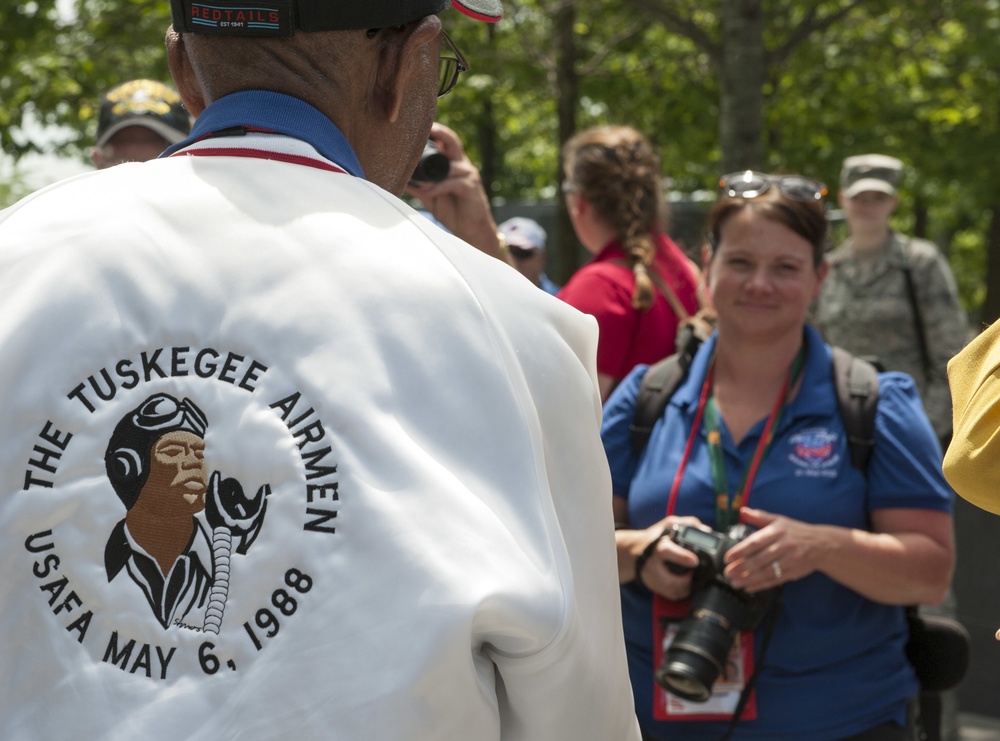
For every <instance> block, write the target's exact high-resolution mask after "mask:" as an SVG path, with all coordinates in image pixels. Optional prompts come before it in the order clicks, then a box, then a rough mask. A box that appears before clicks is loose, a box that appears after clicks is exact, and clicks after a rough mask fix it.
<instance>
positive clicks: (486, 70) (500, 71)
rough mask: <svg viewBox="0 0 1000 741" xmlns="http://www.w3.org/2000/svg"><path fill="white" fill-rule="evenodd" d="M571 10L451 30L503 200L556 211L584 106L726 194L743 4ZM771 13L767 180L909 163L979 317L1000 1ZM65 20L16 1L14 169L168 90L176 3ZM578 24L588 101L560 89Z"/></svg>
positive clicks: (53, 4)
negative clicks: (727, 116)
mask: <svg viewBox="0 0 1000 741" xmlns="http://www.w3.org/2000/svg"><path fill="white" fill-rule="evenodd" d="M568 2H569V0H507V1H506V2H505V7H506V11H507V13H506V17H505V19H504V20H503V22H501V23H500V24H497V25H496V26H488V25H486V24H482V23H474V22H472V21H469V20H468V19H465V18H463V17H462V16H461V15H459V14H458V13H455V12H446V13H444V14H443V15H442V20H443V22H444V24H445V26H446V27H447V28H448V31H449V33H450V34H451V35H452V36H453V38H455V40H456V42H457V43H458V45H459V47H460V48H461V49H462V50H463V51H464V52H465V53H466V55H467V56H468V58H469V59H470V61H471V63H472V71H471V72H470V73H469V74H467V75H465V76H463V78H462V79H461V81H460V83H459V86H458V87H457V88H456V90H455V91H454V92H453V93H452V94H451V95H449V96H448V97H447V98H444V99H443V100H442V101H441V102H440V108H439V119H440V120H442V121H443V122H444V123H446V124H448V125H450V126H451V127H452V128H454V129H456V131H458V132H459V134H460V135H461V136H462V138H463V140H464V141H465V143H466V147H467V149H468V152H469V154H470V157H471V158H472V160H473V161H474V162H477V163H480V164H481V165H482V166H483V169H484V175H486V176H487V178H488V186H489V188H490V195H491V196H492V197H493V198H494V199H496V200H497V202H502V201H505V200H506V201H511V200H520V199H552V198H554V197H555V195H556V193H557V178H558V158H559V146H560V136H561V134H560V118H559V115H560V114H559V112H560V101H561V99H562V98H561V97H560V96H566V95H569V96H571V100H570V107H569V110H571V111H572V117H573V119H574V120H573V122H572V123H573V125H575V126H576V127H577V128H583V127H586V126H590V125H594V124H601V123H625V124H631V125H633V126H635V127H637V128H639V129H640V130H642V131H644V132H646V133H647V134H648V135H649V137H650V138H651V139H652V140H653V141H654V142H655V143H656V144H657V145H658V147H659V148H660V151H661V154H662V159H663V172H664V175H665V176H667V177H669V179H670V181H671V183H672V187H673V188H674V189H675V190H680V191H694V190H699V189H703V188H712V187H713V185H714V181H715V179H716V177H717V175H718V170H719V167H720V164H719V163H720V162H721V161H722V152H721V150H720V143H719V142H720V130H721V127H720V125H721V121H720V120H719V117H720V110H721V106H720V101H721V96H722V85H721V82H720V80H719V76H718V72H717V70H718V69H719V55H720V53H721V47H720V44H721V38H722V32H721V29H722V21H723V20H724V18H725V16H724V14H725V13H726V12H732V11H731V10H730V9H731V8H733V7H735V5H734V3H733V2H732V0H611V2H609V1H608V0H576V1H575V2H572V3H571V4H570V6H571V12H572V19H573V20H572V22H571V25H567V26H566V27H565V28H561V27H559V21H558V20H557V19H560V18H566V17H569V16H568V15H563V13H565V11H566V10H567V7H570V6H567V3H568ZM751 3H752V0H746V2H743V3H742V4H741V6H742V7H750V4H751ZM759 7H760V10H761V13H762V17H763V18H764V46H765V54H766V56H765V58H766V59H767V61H768V66H767V71H766V79H764V80H763V81H762V90H763V92H764V111H763V114H764V131H763V140H764V147H763V152H764V154H763V158H762V159H763V161H762V162H761V167H763V168H765V169H770V170H785V171H798V172H803V173H807V174H810V175H813V176H816V177H819V178H821V179H823V180H824V181H825V182H827V183H829V184H830V186H831V189H832V190H833V191H834V195H836V187H837V180H838V176H839V169H840V162H841V160H842V159H843V158H844V157H845V156H848V155H851V154H857V153H860V152H869V151H872V152H884V153H887V154H893V155H896V156H898V157H900V158H901V159H903V160H904V161H905V162H906V163H907V164H908V165H909V166H910V175H909V177H908V179H907V181H906V183H905V187H904V190H903V200H902V203H901V208H900V212H899V214H898V215H897V223H898V225H899V226H900V228H903V229H908V230H912V229H913V228H916V227H918V226H920V225H926V229H925V231H926V234H925V235H924V236H927V237H928V238H932V239H934V240H935V241H937V242H938V243H939V244H941V246H942V247H943V248H944V249H945V250H946V252H948V254H949V255H950V258H951V260H952V264H953V266H954V269H955V272H956V277H957V279H958V281H959V284H960V286H961V289H962V296H963V300H964V301H965V303H966V305H967V307H968V308H970V309H976V308H978V307H979V306H980V305H981V304H982V302H983V300H984V295H985V289H984V284H983V276H984V275H985V271H986V269H987V265H988V262H987V259H986V241H985V239H986V238H985V236H984V235H985V234H986V231H987V226H988V224H987V221H988V214H989V213H990V211H991V209H994V208H997V207H998V205H1000V168H997V167H996V165H995V164H994V162H993V159H994V157H993V153H995V152H996V151H997V150H998V146H997V144H998V137H1000V45H997V44H996V42H995V39H996V36H997V32H998V31H1000V0H910V2H907V3H894V2H891V1H890V0H759ZM59 8H60V9H65V8H70V9H71V10H72V12H71V13H66V12H65V10H63V12H57V0H12V1H11V2H8V3H6V4H4V5H3V6H0V145H2V148H3V151H4V152H6V153H7V154H9V155H12V156H14V157H15V158H17V157H19V156H21V155H23V154H24V153H25V152H28V151H32V150H35V149H39V148H41V147H42V146H43V144H42V143H41V141H40V140H37V139H35V140H32V139H31V138H28V135H29V134H30V133H31V132H33V131H34V129H31V128H29V129H28V130H27V132H26V130H25V129H24V128H23V123H24V122H25V120H26V118H33V119H34V120H36V121H38V122H40V123H42V124H45V125H47V126H53V125H60V126H64V127H66V128H65V129H64V130H66V131H68V132H70V134H69V135H68V137H67V139H66V141H64V142H61V143H59V144H58V145H57V146H56V148H57V149H59V150H60V151H63V152H66V153H71V154H76V155H80V154H81V153H82V152H84V151H85V150H86V149H87V147H88V146H89V144H90V141H91V138H92V136H93V131H94V126H95V118H96V107H95V106H96V102H97V100H98V99H99V96H100V95H101V93H102V92H103V91H104V90H106V89H107V88H109V87H111V86H112V85H114V84H117V83H118V82H121V81H123V80H127V79H132V78H136V77H152V78H154V79H162V80H167V79H169V76H168V72H167V69H166V63H165V55H164V51H163V43H162V39H163V35H164V32H165V30H166V28H167V26H168V24H169V3H168V1H167V0H69V1H68V2H67V0H60V2H59ZM569 28H571V29H572V31H573V34H572V43H573V50H574V54H575V57H574V59H573V60H572V65H571V68H572V70H573V71H574V73H575V78H576V83H575V84H576V87H575V89H572V88H567V89H562V88H561V87H560V84H563V85H565V84H566V83H565V69H566V66H565V65H563V67H560V64H561V63H562V62H563V61H564V60H562V59H561V58H560V53H561V52H560V50H561V49H562V48H563V47H562V46H561V45H560V40H561V37H562V34H561V32H562V31H564V30H568V29H569ZM560 69H562V70H563V73H562V75H561V76H560V74H559V70H560ZM561 80H562V83H560V81H561ZM565 115H566V114H565V109H564V113H563V116H564V120H563V121H562V126H563V129H562V130H563V135H564V134H565V125H566V121H565ZM737 115H738V114H737ZM996 264H997V265H1000V257H998V258H997V260H996ZM998 280H1000V279H998ZM997 293H998V294H1000V287H998V289H997Z"/></svg>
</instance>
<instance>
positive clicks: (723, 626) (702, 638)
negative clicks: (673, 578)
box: [656, 525, 777, 702]
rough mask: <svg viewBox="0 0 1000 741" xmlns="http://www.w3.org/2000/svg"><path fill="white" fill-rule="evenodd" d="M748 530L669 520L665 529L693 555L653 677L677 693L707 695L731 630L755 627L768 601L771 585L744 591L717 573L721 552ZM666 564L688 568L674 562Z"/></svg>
mask: <svg viewBox="0 0 1000 741" xmlns="http://www.w3.org/2000/svg"><path fill="white" fill-rule="evenodd" d="M752 532H753V528H750V527H748V526H746V525H733V526H732V527H731V528H729V530H728V532H726V533H716V532H710V531H707V530H701V529H699V528H697V527H692V526H690V525H675V526H674V528H673V531H672V532H671V534H670V538H671V540H673V541H674V542H675V543H677V545H679V546H683V547H684V548H687V549H688V550H689V551H692V552H693V553H694V554H695V555H696V556H698V565H697V566H696V567H695V568H694V573H693V575H692V577H691V608H690V610H689V611H688V614H687V616H686V617H685V618H684V619H683V620H681V622H680V624H679V625H678V626H677V634H676V635H675V636H674V640H673V642H672V643H671V644H670V646H668V647H667V650H666V652H665V653H664V655H663V661H662V663H661V664H660V667H659V668H658V669H657V670H656V682H657V683H658V684H659V685H660V686H661V687H663V688H664V689H666V690H668V691H670V692H672V693H673V694H675V695H677V696H678V697H683V698H684V699H686V700H692V701H694V702H705V701H706V700H708V698H709V697H710V696H711V694H712V685H713V684H715V680H716V679H718V677H719V675H720V674H721V673H722V672H723V671H724V670H725V666H726V661H727V660H728V658H729V651H730V649H732V647H733V641H734V640H736V634H737V633H738V632H739V631H741V630H753V629H754V628H756V627H757V626H758V625H759V624H760V622H761V620H763V618H764V616H765V615H766V614H767V611H768V610H769V609H770V607H771V604H772V603H773V602H774V598H775V595H776V594H777V590H775V589H768V590H766V591H763V592H757V593H755V594H748V593H747V592H745V591H743V590H742V589H735V588H733V587H732V586H731V585H730V584H729V581H728V580H727V579H726V577H725V576H724V574H723V569H724V568H725V563H724V562H723V558H724V557H725V555H726V553H727V552H728V551H729V549H730V548H732V547H733V546H734V545H736V544H737V543H739V542H740V541H741V540H743V539H744V538H746V537H747V536H748V535H750V533H752ZM669 568H671V570H673V571H675V572H677V573H682V572H686V571H690V569H685V568H684V567H682V566H676V565H671V566H669Z"/></svg>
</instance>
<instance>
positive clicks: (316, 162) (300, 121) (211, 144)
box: [160, 90, 364, 178]
mask: <svg viewBox="0 0 1000 741" xmlns="http://www.w3.org/2000/svg"><path fill="white" fill-rule="evenodd" d="M274 134H279V135H282V136H278V137H275V136H273V135H274ZM286 137H288V138H286ZM303 145H308V146H303ZM220 155H224V156H230V157H253V158H259V159H269V160H279V161H282V162H290V163H293V164H299V165H306V166H309V167H315V168H318V169H322V170H329V171H331V172H338V173H347V174H350V175H354V176H355V177H360V178H363V177H364V172H363V171H362V169H361V163H360V162H358V158H357V156H356V155H355V154H354V150H353V149H352V148H351V146H350V144H349V143H348V141H347V138H346V137H345V136H344V135H343V133H341V131H340V130H339V129H338V128H337V127H336V126H335V125H334V124H333V122H332V121H330V119H329V118H327V117H326V116H325V115H324V114H323V113H321V112H320V111H318V110H317V109H316V108H314V107H313V106H311V105H309V104H308V103H306V102H305V101H302V100H299V99H298V98H293V97H291V96H289V95H283V94H281V93H273V92H269V91H265V90H249V91H243V92H238V93H232V94H231V95H226V96H224V97H222V98H219V100H217V101H215V102H213V103H212V104H211V105H210V106H209V107H208V108H206V109H205V111H204V112H203V113H202V114H201V115H200V116H198V119H197V120H196V121H195V123H194V126H193V127H192V129H191V135H190V136H189V137H188V138H187V139H185V140H184V141H182V142H179V143H177V144H174V145H172V146H171V147H169V148H168V149H167V150H166V151H165V152H164V153H163V154H161V155H160V156H161V157H175V156H220Z"/></svg>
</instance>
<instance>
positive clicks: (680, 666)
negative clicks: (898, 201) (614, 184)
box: [602, 172, 954, 741]
mask: <svg viewBox="0 0 1000 741" xmlns="http://www.w3.org/2000/svg"><path fill="white" fill-rule="evenodd" d="M825 193H826V188H825V186H823V185H822V184H821V183H818V182H817V181H814V180H810V179H807V178H802V177H798V176H782V177H779V176H771V175H764V174H760V173H751V172H747V173H739V174H736V175H732V176H727V177H726V178H724V179H723V193H722V195H721V196H720V199H719V201H718V202H717V203H716V205H715V206H714V207H713V210H712V211H711V213H710V215H709V223H708V235H709V247H708V251H707V255H706V265H705V267H706V278H707V281H708V286H709V290H710V292H711V295H712V300H713V303H714V306H715V309H716V311H717V312H718V329H717V332H716V333H715V334H714V335H713V336H712V337H711V338H710V339H709V340H708V341H706V342H705V343H704V344H703V345H702V347H701V348H700V349H699V350H698V353H697V355H696V356H695V358H694V360H693V362H692V364H691V367H690V370H689V371H688V374H687V376H686V378H685V380H684V381H683V382H682V383H681V384H680V385H679V386H678V387H677V389H676V391H675V392H674V394H673V396H672V398H671V400H670V402H669V404H668V405H667V408H666V410H665V412H664V414H663V416H662V417H661V418H660V419H659V420H658V421H657V423H656V425H655V427H654V429H653V432H652V436H651V437H650V440H649V443H648V444H647V446H646V447H645V449H644V451H642V452H641V453H639V454H637V453H636V452H635V450H634V449H633V443H632V435H631V432H630V429H629V425H630V423H631V421H632V417H633V412H634V409H635V401H636V394H637V391H638V388H639V385H640V382H641V380H642V377H643V375H644V373H645V370H646V369H645V367H642V366H640V367H639V368H637V369H636V370H635V371H633V372H632V373H631V374H630V375H629V376H628V377H627V378H626V379H625V380H624V381H623V382H622V383H621V385H620V386H619V387H618V388H617V389H616V390H615V391H614V393H613V394H612V396H611V397H610V398H609V400H608V402H607V404H606V406H605V422H604V426H603V429H602V437H603V439H604V445H605V449H606V450H607V453H608V458H609V460H610V463H611V471H612V479H613V492H614V512H615V519H616V522H617V523H618V525H617V527H618V529H617V531H616V540H617V546H618V561H619V577H620V581H621V583H622V585H623V586H622V605H623V612H624V626H625V638H626V645H627V650H628V656H629V668H630V672H631V677H632V685H633V693H634V696H635V700H636V712H637V714H638V716H639V720H640V723H641V724H642V726H643V728H644V732H645V734H646V738H648V739H669V740H670V741H688V740H689V739H697V740H701V739H705V740H706V741H708V740H711V741H716V740H717V739H720V738H721V737H723V736H724V734H725V733H726V732H727V729H729V727H730V720H731V719H732V718H733V716H734V714H736V713H737V712H738V714H739V719H738V721H736V722H735V724H734V725H733V727H732V730H731V733H732V738H734V739H761V740H763V739H767V740H768V741H780V740H782V739H809V741H834V740H836V741H840V740H844V739H852V740H857V741H860V740H861V739H864V740H865V741H896V740H897V739H898V740H900V741H901V740H903V739H907V738H908V736H907V732H908V731H907V708H908V705H909V701H910V700H911V698H912V697H913V696H914V695H915V694H916V693H917V690H918V687H917V680H916V678H915V676H914V673H913V669H912V668H911V666H910V665H909V663H908V662H907V660H906V656H905V654H904V645H905V642H906V638H907V626H906V620H905V616H904V608H903V606H904V605H910V604H917V603H935V602H938V601H940V600H941V599H942V598H943V597H944V595H945V592H946V590H947V588H948V584H949V581H950V578H951V572H952V567H953V562H954V543H953V537H952V521H951V491H950V489H949V488H948V486H947V484H946V483H945V481H944V479H943V477H942V475H941V452H940V449H939V448H938V444H937V441H936V438H935V437H934V433H933V431H932V429H931V426H930V423H929V422H928V421H927V418H926V415H925V414H924V412H923V408H922V406H921V404H920V401H919V398H918V396H917V392H916V389H915V387H914V384H913V381H912V380H911V379H910V378H909V376H906V375H903V374H900V373H883V374H880V375H879V382H880V391H879V402H878V407H877V414H876V420H875V445H874V450H873V452H872V455H871V459H870V463H869V467H868V470H867V475H866V474H865V473H862V472H861V471H860V470H858V469H857V468H854V467H853V466H852V465H851V461H850V454H849V449H848V445H847V441H846V434H845V431H844V426H843V423H842V420H841V418H840V414H839V411H838V405H837V397H836V392H835V389H834V385H833V376H832V369H831V354H830V348H829V347H828V346H827V345H826V344H825V343H824V342H823V340H822V338H821V337H820V336H819V334H818V333H817V332H816V331H815V330H813V329H812V328H811V327H808V326H807V325H806V316H807V312H808V308H809V305H810V303H811V302H812V301H813V300H814V299H815V298H816V296H817V295H818V293H819V289H820V285H821V283H822V281H823V278H824V276H825V275H826V264H825V263H824V262H823V243H824V239H825V236H826V219H825V216H824V212H823V204H822V198H823V196H824V195H825ZM738 522H742V523H744V524H745V525H747V526H749V528H750V529H749V531H748V532H749V534H744V533H739V532H737V531H732V535H733V537H734V538H735V544H727V543H726V542H717V540H718V539H717V538H713V537H712V536H710V535H706V534H705V533H704V532H703V531H701V530H699V529H697V528H692V529H684V528H683V527H681V526H684V525H688V526H698V527H702V528H705V529H706V530H708V529H712V530H714V531H715V532H717V533H727V532H730V529H731V528H732V527H733V526H734V525H735V524H736V523H738ZM677 541H681V542H683V543H685V544H686V546H687V547H684V546H682V545H681V544H680V543H679V542H677ZM695 550H701V551H703V552H705V553H709V552H711V551H713V550H718V551H719V552H720V553H723V554H724V558H723V560H722V561H721V563H720V564H719V566H718V568H713V567H707V568H706V567H704V566H703V567H700V568H698V569H696V570H695V572H694V574H695V582H694V586H692V585H693V582H692V572H691V569H692V567H696V566H698V564H699V559H698V557H697V556H696V555H695ZM706 574H708V575H711V574H718V575H719V578H717V579H716V580H715V581H706V580H705V579H704V578H703V577H704V576H705V575H706ZM723 579H725V580H728V583H729V585H730V586H726V585H725V584H724V582H723V581H722V580H723ZM734 595H736V596H737V598H734ZM746 595H753V598H752V599H751V600H750V601H747V600H746V599H743V598H744V597H746ZM689 598H693V602H694V604H695V609H693V610H692V608H691V602H689V601H688V599H689ZM706 602H707V604H706ZM765 609H766V610H767V615H766V616H765V617H763V618H760V616H757V615H754V613H755V612H763V611H764V610H765ZM741 620H742V621H745V623H746V626H747V627H750V626H751V625H753V624H754V623H756V625H754V627H755V629H753V630H752V631H746V632H739V631H737V630H736V629H735V627H736V626H733V625H731V624H730V623H731V622H737V623H738V622H739V621H741ZM677 631H680V634H679V636H678V637H677V639H676V641H674V635H675V634H677ZM692 631H693V633H692ZM672 641H673V644H672V643H671V642H672ZM730 642H731V646H730ZM664 647H668V648H666V651H665V650H664ZM664 656H666V657H667V661H666V662H665V661H664ZM661 666H662V667H663V668H664V669H665V670H666V671H665V672H663V673H661V674H659V675H657V676H658V678H659V681H660V682H662V683H663V685H666V686H670V687H671V688H672V690H673V691H672V692H670V693H667V692H666V691H665V690H664V689H663V686H662V685H661V684H660V683H658V681H657V679H656V678H654V675H655V674H656V670H657V669H658V668H661ZM716 676H720V678H719V680H718V681H715V679H716ZM713 682H714V684H713ZM748 684H749V687H750V688H749V689H747V685H748ZM703 692H704V693H708V692H710V696H709V697H707V699H706V697H704V696H701V695H702V694H703Z"/></svg>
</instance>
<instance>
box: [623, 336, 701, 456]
mask: <svg viewBox="0 0 1000 741" xmlns="http://www.w3.org/2000/svg"><path fill="white" fill-rule="evenodd" d="M690 365H691V356H690V355H689V354H687V353H676V354H674V355H671V356H670V357H668V358H664V359H663V360H661V361H659V362H657V363H654V364H653V365H651V366H649V370H647V371H646V375H645V376H643V378H642V383H641V384H640V386H639V393H638V395H637V396H636V397H635V412H634V413H633V415H632V424H631V426H630V427H629V429H630V430H631V432H632V449H633V450H634V451H635V454H636V455H637V456H638V455H642V451H643V450H645V448H646V444H647V443H648V442H649V436H650V435H652V434H653V425H655V424H656V420H658V419H659V418H660V417H661V416H662V415H663V411H664V410H665V409H666V408H667V402H669V401H670V397H671V396H673V395H674V391H676V390H677V387H678V386H680V384H681V381H683V380H684V376H685V375H687V370H688V366H690Z"/></svg>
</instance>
